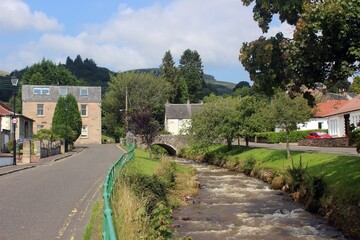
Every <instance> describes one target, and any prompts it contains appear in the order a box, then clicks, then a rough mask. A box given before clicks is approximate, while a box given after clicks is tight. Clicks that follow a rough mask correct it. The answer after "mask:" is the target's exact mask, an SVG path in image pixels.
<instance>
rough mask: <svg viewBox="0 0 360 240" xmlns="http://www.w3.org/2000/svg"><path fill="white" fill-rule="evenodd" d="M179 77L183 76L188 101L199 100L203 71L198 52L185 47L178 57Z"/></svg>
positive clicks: (202, 84)
mask: <svg viewBox="0 0 360 240" xmlns="http://www.w3.org/2000/svg"><path fill="white" fill-rule="evenodd" d="M179 68H180V77H182V78H184V79H185V81H186V85H187V88H188V93H189V98H190V99H189V100H190V102H199V100H200V99H201V98H202V96H201V90H202V88H203V87H204V86H205V81H204V79H203V76H204V72H203V66H202V61H201V58H200V55H199V53H198V52H197V51H196V50H195V51H191V50H190V49H187V50H185V51H184V53H183V55H182V56H181V58H180V66H179Z"/></svg>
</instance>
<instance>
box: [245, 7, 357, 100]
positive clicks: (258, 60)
mask: <svg viewBox="0 0 360 240" xmlns="http://www.w3.org/2000/svg"><path fill="white" fill-rule="evenodd" d="M242 1H243V3H244V4H245V5H247V6H249V5H250V4H251V3H254V2H255V5H253V6H254V8H253V12H254V19H255V20H256V21H258V23H259V26H260V27H261V28H262V30H263V31H264V32H266V31H267V30H268V28H269V23H270V22H271V20H272V17H273V16H274V15H275V14H279V18H280V20H281V21H287V22H288V23H289V24H292V25H294V26H295V31H294V35H293V38H292V39H284V38H283V37H282V38H279V37H278V35H277V37H275V38H274V37H271V38H269V39H266V38H264V37H261V38H259V39H258V40H255V41H253V42H250V43H244V44H243V47H242V49H241V53H240V61H241V63H242V64H243V65H244V67H245V69H246V70H247V71H248V72H249V73H250V78H251V80H252V81H254V87H255V88H258V89H260V90H263V91H265V92H266V93H267V94H268V95H271V94H273V93H274V92H275V91H276V88H279V87H280V88H283V87H284V86H290V90H291V91H297V92H299V91H300V90H301V88H302V86H306V87H307V88H308V89H311V88H314V87H315V84H316V83H324V84H325V85H326V86H327V87H328V89H333V87H334V86H337V87H342V86H346V85H347V79H348V78H349V77H351V76H354V75H355V74H357V73H358V72H359V70H360V69H359V60H360V45H359V44H358V43H359V42H360V28H359V26H360V9H359V7H357V6H358V0H349V1H343V0H326V1H310V0H294V1H272V0H261V1H260V0H242ZM274 40H277V41H274ZM272 54H274V55H272ZM274 63H275V65H274ZM262 74H263V76H262ZM264 79H266V80H268V82H267V84H268V85H269V86H268V87H266V84H264Z"/></svg>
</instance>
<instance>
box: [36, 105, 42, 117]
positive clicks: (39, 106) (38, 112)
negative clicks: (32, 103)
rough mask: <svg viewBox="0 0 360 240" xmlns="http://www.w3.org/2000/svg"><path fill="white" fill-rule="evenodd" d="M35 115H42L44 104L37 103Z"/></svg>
mask: <svg viewBox="0 0 360 240" xmlns="http://www.w3.org/2000/svg"><path fill="white" fill-rule="evenodd" d="M36 115H38V116H44V104H37V111H36Z"/></svg>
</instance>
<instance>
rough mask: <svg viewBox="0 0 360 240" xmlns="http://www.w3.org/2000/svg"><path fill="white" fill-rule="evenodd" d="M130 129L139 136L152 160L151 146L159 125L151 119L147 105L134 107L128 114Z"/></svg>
mask: <svg viewBox="0 0 360 240" xmlns="http://www.w3.org/2000/svg"><path fill="white" fill-rule="evenodd" d="M129 116H130V122H129V123H130V125H129V126H130V129H131V131H133V132H134V133H135V134H137V135H140V136H141V139H142V141H143V143H145V144H146V148H147V149H148V151H149V158H150V159H152V151H151V144H152V143H153V142H154V139H155V137H156V136H157V134H158V129H159V123H158V121H156V120H155V119H154V118H153V117H152V113H151V109H150V108H149V107H148V106H147V105H139V106H136V107H135V108H134V109H133V110H132V111H131V112H130V113H129Z"/></svg>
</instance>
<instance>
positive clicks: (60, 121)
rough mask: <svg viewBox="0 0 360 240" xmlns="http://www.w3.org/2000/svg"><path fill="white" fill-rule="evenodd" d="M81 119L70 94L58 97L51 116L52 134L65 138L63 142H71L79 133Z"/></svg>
mask: <svg viewBox="0 0 360 240" xmlns="http://www.w3.org/2000/svg"><path fill="white" fill-rule="evenodd" d="M81 128H82V120H81V115H80V111H79V108H78V104H77V101H76V99H75V97H74V96H73V95H72V94H67V95H66V96H65V97H62V96H61V97H59V99H58V102H57V104H56V107H55V112H54V116H53V118H52V128H51V130H52V131H53V133H54V134H56V135H58V136H60V137H61V138H63V139H64V140H65V143H68V144H73V143H74V142H75V141H76V139H78V137H79V136H80V134H81Z"/></svg>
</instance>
